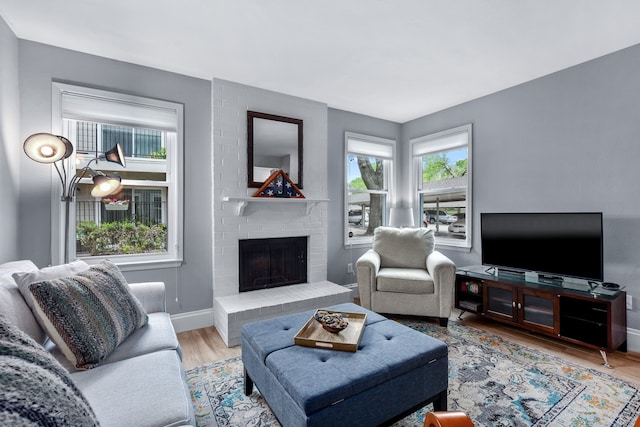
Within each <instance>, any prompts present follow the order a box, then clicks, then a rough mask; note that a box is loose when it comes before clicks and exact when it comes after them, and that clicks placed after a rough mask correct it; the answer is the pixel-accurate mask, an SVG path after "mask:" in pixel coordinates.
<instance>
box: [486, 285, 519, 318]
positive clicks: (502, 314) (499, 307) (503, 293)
mask: <svg viewBox="0 0 640 427" xmlns="http://www.w3.org/2000/svg"><path fill="white" fill-rule="evenodd" d="M485 289H486V293H487V311H486V312H485V314H486V315H487V316H489V317H494V318H498V319H505V318H508V319H511V320H515V315H514V313H515V297H516V295H515V293H516V292H517V289H516V288H513V287H511V286H504V285H501V284H499V283H489V284H486V285H485Z"/></svg>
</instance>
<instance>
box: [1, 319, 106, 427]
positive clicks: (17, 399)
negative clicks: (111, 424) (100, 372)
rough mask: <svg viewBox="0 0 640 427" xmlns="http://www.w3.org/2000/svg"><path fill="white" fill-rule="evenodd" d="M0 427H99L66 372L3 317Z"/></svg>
mask: <svg viewBox="0 0 640 427" xmlns="http://www.w3.org/2000/svg"><path fill="white" fill-rule="evenodd" d="M0 390H2V393H1V395H0V425H3V426H9V425H10V426H17V425H51V426H54V425H55V426H93V425H98V422H97V420H96V418H95V414H94V412H93V410H92V409H91V407H90V405H89V403H88V402H87V400H86V399H85V397H84V396H83V394H82V393H81V392H80V390H79V389H78V388H77V387H76V385H75V384H74V382H73V381H72V380H71V377H70V376H69V374H68V373H67V371H66V370H65V369H64V368H62V366H60V365H59V364H58V363H57V362H56V361H55V359H53V358H52V357H51V355H50V354H49V353H47V352H46V351H45V350H44V349H43V348H42V346H40V345H39V344H38V343H36V342H35V341H34V340H33V339H32V338H31V337H29V336H28V335H27V334H26V333H24V332H23V331H21V330H20V329H18V327H16V326H15V325H13V324H11V323H10V322H9V321H8V319H7V318H6V317H4V316H2V315H0Z"/></svg>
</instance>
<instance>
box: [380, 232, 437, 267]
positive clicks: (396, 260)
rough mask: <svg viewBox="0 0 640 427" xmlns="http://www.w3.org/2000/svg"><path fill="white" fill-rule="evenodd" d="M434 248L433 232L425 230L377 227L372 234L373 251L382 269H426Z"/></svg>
mask: <svg viewBox="0 0 640 427" xmlns="http://www.w3.org/2000/svg"><path fill="white" fill-rule="evenodd" d="M434 248H435V239H434V237H433V230H427V229H426V228H394V227H378V228H376V229H375V231H374V233H373V250H374V251H375V252H377V253H378V254H379V255H380V266H381V267H383V268H384V267H397V268H426V266H427V256H428V255H429V254H430V253H431V252H433V249H434Z"/></svg>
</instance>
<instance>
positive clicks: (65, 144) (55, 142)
mask: <svg viewBox="0 0 640 427" xmlns="http://www.w3.org/2000/svg"><path fill="white" fill-rule="evenodd" d="M23 149H24V152H25V154H26V155H27V156H28V157H29V158H30V159H32V160H35V161H36V162H39V163H55V162H57V161H58V160H60V159H66V158H67V157H69V156H70V155H71V153H73V145H72V144H71V141H69V140H68V139H67V138H65V137H63V136H57V135H52V134H50V133H34V134H33V135H31V136H30V137H28V138H27V139H26V140H25V141H24V145H23Z"/></svg>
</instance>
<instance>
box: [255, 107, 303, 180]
mask: <svg viewBox="0 0 640 427" xmlns="http://www.w3.org/2000/svg"><path fill="white" fill-rule="evenodd" d="M247 163H248V164H247V171H248V174H249V180H248V183H247V185H248V186H249V187H257V188H259V187H260V186H262V184H263V183H264V181H266V180H267V178H268V177H269V176H270V175H271V173H272V172H273V171H275V170H278V169H283V170H284V171H285V172H286V173H287V175H289V178H291V181H292V182H293V183H294V184H296V185H297V186H298V188H302V120H301V119H292V118H290V117H284V116H277V115H275V114H267V113H259V112H257V111H247Z"/></svg>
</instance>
